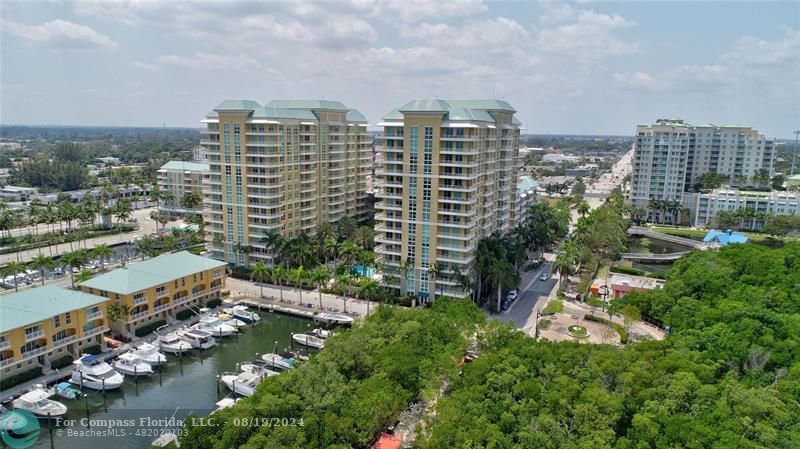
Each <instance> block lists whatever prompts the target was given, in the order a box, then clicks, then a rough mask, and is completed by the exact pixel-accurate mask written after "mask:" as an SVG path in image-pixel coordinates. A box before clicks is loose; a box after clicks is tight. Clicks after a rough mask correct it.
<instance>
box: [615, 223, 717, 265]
mask: <svg viewBox="0 0 800 449" xmlns="http://www.w3.org/2000/svg"><path fill="white" fill-rule="evenodd" d="M628 234H629V235H632V236H637V237H647V238H650V239H653V240H660V241H662V242H669V243H673V244H675V245H681V246H685V247H687V248H691V249H699V250H706V249H709V248H716V246H717V245H714V244H708V243H705V242H701V241H699V240H692V239H687V238H685V237H678V236H676V235H669V234H662V233H660V232H655V231H653V230H651V229H649V228H646V227H643V226H631V227H630V228H628ZM690 252H691V251H678V252H674V253H664V254H654V253H624V254H622V258H623V259H627V260H632V261H635V262H642V263H669V262H672V261H674V260H677V259H680V258H681V257H683V256H685V255H686V254H689V253H690Z"/></svg>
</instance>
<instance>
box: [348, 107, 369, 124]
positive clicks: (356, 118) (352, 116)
mask: <svg viewBox="0 0 800 449" xmlns="http://www.w3.org/2000/svg"><path fill="white" fill-rule="evenodd" d="M345 119H346V120H347V121H348V122H359V123H362V122H363V123H366V122H367V118H366V117H364V114H362V113H361V112H359V111H358V110H357V109H350V110H349V111H347V116H346V117H345Z"/></svg>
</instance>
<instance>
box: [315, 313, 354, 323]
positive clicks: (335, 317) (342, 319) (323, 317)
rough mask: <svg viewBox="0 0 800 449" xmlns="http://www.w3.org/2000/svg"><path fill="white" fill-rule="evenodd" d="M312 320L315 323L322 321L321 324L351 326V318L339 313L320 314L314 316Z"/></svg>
mask: <svg viewBox="0 0 800 449" xmlns="http://www.w3.org/2000/svg"><path fill="white" fill-rule="evenodd" d="M314 318H315V319H316V320H317V321H322V322H323V323H332V324H353V321H354V320H353V317H351V316H348V315H344V314H341V313H334V312H321V313H318V314H316V315H314Z"/></svg>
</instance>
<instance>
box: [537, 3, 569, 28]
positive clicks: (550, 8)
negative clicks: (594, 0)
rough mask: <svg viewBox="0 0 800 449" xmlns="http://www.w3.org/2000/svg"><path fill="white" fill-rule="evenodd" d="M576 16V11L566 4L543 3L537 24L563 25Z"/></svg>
mask: <svg viewBox="0 0 800 449" xmlns="http://www.w3.org/2000/svg"><path fill="white" fill-rule="evenodd" d="M577 14H578V10H577V9H576V8H575V7H574V6H572V5H570V4H568V3H555V2H544V3H542V13H541V15H540V16H539V23H541V24H543V25H553V24H557V23H563V22H566V21H568V20H571V19H573V18H574V17H575V16H576V15H577Z"/></svg>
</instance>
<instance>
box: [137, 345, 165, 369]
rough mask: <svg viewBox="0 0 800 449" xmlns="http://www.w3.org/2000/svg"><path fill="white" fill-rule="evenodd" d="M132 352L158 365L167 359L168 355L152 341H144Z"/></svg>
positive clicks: (142, 359)
mask: <svg viewBox="0 0 800 449" xmlns="http://www.w3.org/2000/svg"><path fill="white" fill-rule="evenodd" d="M131 352H132V353H133V355H135V356H136V357H138V358H139V360H141V361H143V362H145V363H147V364H148V365H150V366H158V365H161V364H162V363H166V361H167V356H165V355H164V354H162V353H161V352H159V351H158V348H157V347H155V345H152V344H150V343H142V344H140V345H139V346H136V348H134V349H133V351H131Z"/></svg>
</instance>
